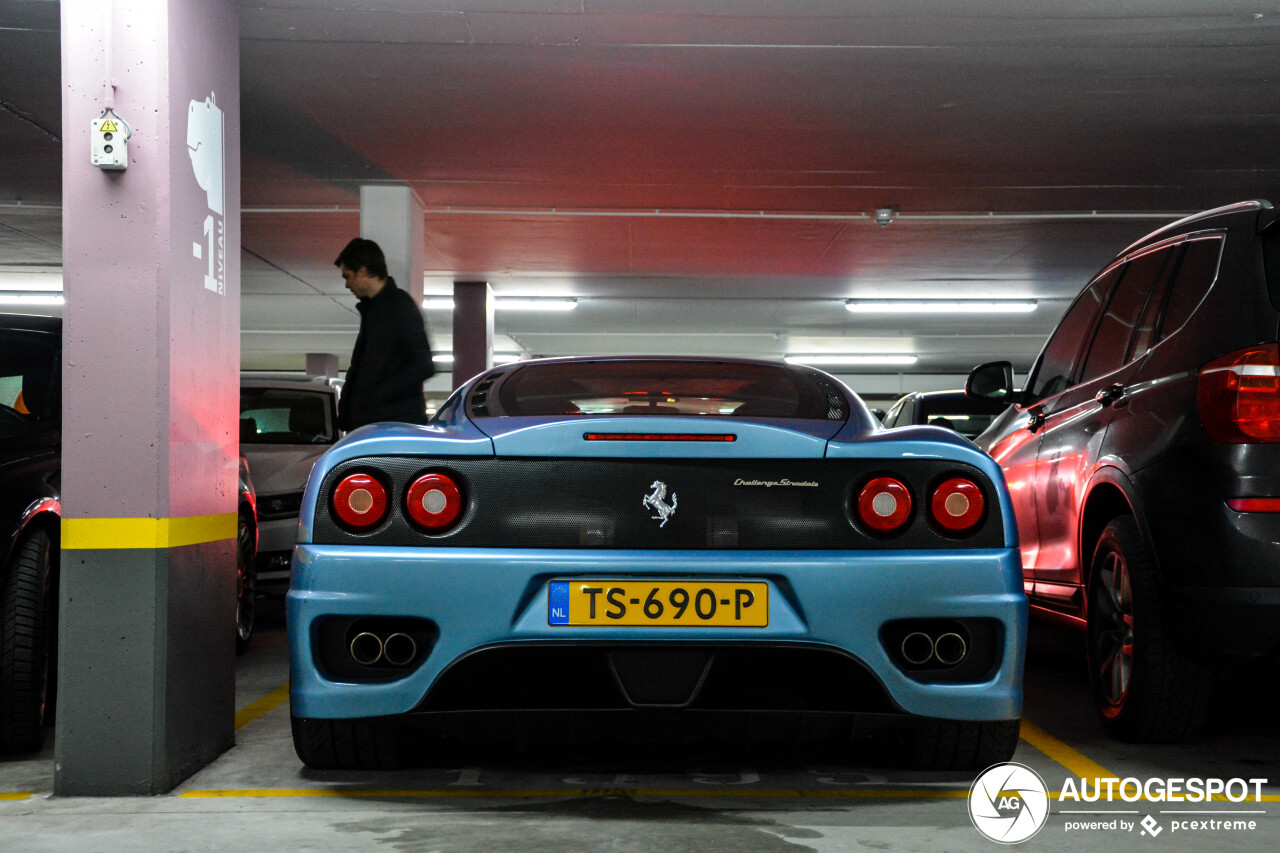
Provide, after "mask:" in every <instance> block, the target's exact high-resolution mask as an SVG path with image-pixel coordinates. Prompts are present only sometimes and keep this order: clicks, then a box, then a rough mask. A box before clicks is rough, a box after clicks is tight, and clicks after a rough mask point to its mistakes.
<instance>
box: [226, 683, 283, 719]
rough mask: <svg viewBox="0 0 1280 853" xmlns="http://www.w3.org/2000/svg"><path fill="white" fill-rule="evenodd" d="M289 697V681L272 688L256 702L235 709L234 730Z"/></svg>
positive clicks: (278, 705) (279, 704) (274, 707)
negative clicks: (237, 709)
mask: <svg viewBox="0 0 1280 853" xmlns="http://www.w3.org/2000/svg"><path fill="white" fill-rule="evenodd" d="M288 699H289V682H287V681H286V682H285V683H284V684H283V685H281V686H280V687H277V688H276V689H275V690H272V691H271V692H270V693H268V694H267V695H266V696H263V697H262V698H261V699H259V700H257V701H256V702H250V703H249V704H248V705H245V706H244V707H243V708H241V709H240V710H239V711H236V731H240V730H241V729H243V728H244V727H245V726H247V725H249V724H250V723H252V722H253V721H254V720H256V719H258V718H259V717H261V716H262V715H263V714H267V713H270V712H271V711H274V710H275V709H276V708H278V707H280V706H281V705H282V704H284V703H285V702H286V701H288Z"/></svg>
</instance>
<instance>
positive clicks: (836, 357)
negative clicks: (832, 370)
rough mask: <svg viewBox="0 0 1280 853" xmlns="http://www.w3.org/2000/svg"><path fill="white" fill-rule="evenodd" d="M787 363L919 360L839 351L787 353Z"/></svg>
mask: <svg viewBox="0 0 1280 853" xmlns="http://www.w3.org/2000/svg"><path fill="white" fill-rule="evenodd" d="M783 360H784V361H786V362H787V364H849V365H857V364H864V365H884V366H889V365H910V364H915V363H916V362H917V361H919V360H920V359H919V357H918V356H914V355H888V354H886V355H842V354H840V353H829V354H823V353H818V354H816V355H788V356H785V357H784V359H783Z"/></svg>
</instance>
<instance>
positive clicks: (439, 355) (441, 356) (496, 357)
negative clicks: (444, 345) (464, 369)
mask: <svg viewBox="0 0 1280 853" xmlns="http://www.w3.org/2000/svg"><path fill="white" fill-rule="evenodd" d="M523 355H524V353H519V352H495V353H494V354H493V363H494V364H511V363H512V362H513V361H519V360H520V358H521V356H523ZM431 360H432V361H435V362H439V363H440V364H453V353H451V352H436V353H432V354H431Z"/></svg>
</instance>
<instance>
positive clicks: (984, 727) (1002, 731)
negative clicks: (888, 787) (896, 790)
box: [902, 720, 1021, 770]
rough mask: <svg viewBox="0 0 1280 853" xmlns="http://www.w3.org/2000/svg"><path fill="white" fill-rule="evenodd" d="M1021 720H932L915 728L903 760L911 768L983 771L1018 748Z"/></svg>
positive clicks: (1010, 756)
mask: <svg viewBox="0 0 1280 853" xmlns="http://www.w3.org/2000/svg"><path fill="white" fill-rule="evenodd" d="M1020 726H1021V721H1020V720H993V721H988V722H974V721H968V720H930V721H929V722H927V723H924V724H921V725H919V726H917V727H915V728H914V729H912V730H911V731H910V733H909V735H908V736H907V740H906V743H905V744H904V747H905V748H904V750H903V752H902V763H903V764H904V765H905V766H906V767H907V768H909V769H912V770H984V769H986V768H988V767H990V766H991V765H992V764H999V763H1001V762H1003V761H1008V760H1009V759H1010V758H1012V757H1013V752H1014V750H1016V749H1017V748H1018V730H1019V728H1020Z"/></svg>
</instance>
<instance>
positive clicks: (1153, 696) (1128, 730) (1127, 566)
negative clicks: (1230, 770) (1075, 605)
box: [1088, 515, 1215, 742]
mask: <svg viewBox="0 0 1280 853" xmlns="http://www.w3.org/2000/svg"><path fill="white" fill-rule="evenodd" d="M1089 578H1090V580H1089V611H1088V623H1089V625H1088V644H1089V677H1090V681H1091V682H1092V684H1093V695H1094V703H1095V706H1096V707H1097V710H1098V714H1099V715H1100V716H1101V718H1102V723H1103V726H1104V727H1105V728H1106V729H1107V731H1108V732H1109V733H1111V734H1112V735H1113V736H1115V737H1118V738H1120V739H1122V740H1129V741H1139V742H1175V741H1182V740H1187V739H1189V738H1192V737H1194V736H1195V735H1196V734H1197V733H1198V732H1199V731H1200V729H1201V728H1202V727H1203V726H1204V722H1205V719H1206V718H1207V716H1208V711H1209V699H1210V697H1211V696H1212V693H1213V685H1214V680H1215V679H1214V673H1213V670H1212V669H1210V668H1209V667H1208V666H1207V665H1206V664H1205V663H1204V662H1203V661H1200V660H1198V659H1196V658H1194V657H1192V656H1190V655H1188V654H1186V653H1185V652H1183V651H1182V650H1181V649H1179V648H1178V647H1177V646H1176V644H1175V642H1174V640H1173V637H1172V636H1171V634H1170V626H1169V624H1168V621H1167V617H1166V613H1165V611H1164V602H1163V600H1162V596H1161V585H1160V579H1159V577H1158V576H1157V573H1156V567H1155V561H1154V560H1153V559H1152V556H1151V552H1150V549H1149V548H1147V545H1146V543H1145V542H1144V541H1143V539H1142V534H1141V532H1140V531H1139V530H1138V524H1137V522H1136V521H1135V520H1134V518H1133V516H1129V515H1126V516H1121V517H1119V518H1116V519H1115V520H1113V521H1112V522H1111V523H1110V524H1108V525H1107V527H1106V528H1105V529H1104V530H1103V531H1102V536H1101V538H1100V539H1099V540H1098V545H1097V547H1096V548H1095V549H1094V553H1093V561H1092V563H1091V567H1090V573H1089Z"/></svg>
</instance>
